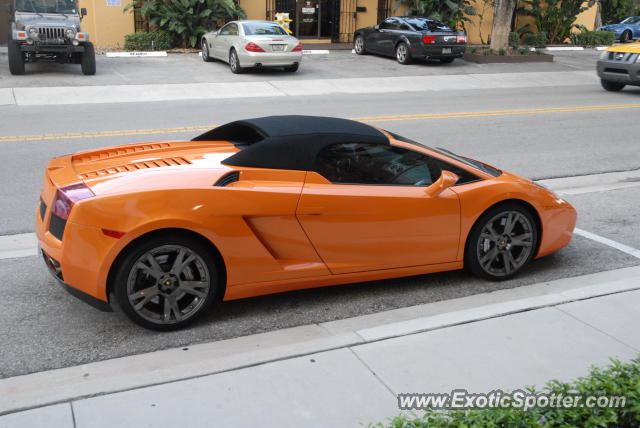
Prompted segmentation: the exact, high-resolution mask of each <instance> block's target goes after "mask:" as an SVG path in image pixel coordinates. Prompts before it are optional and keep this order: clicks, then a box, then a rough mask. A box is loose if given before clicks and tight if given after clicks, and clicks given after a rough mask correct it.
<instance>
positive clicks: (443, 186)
mask: <svg viewBox="0 0 640 428" xmlns="http://www.w3.org/2000/svg"><path fill="white" fill-rule="evenodd" d="M459 179H460V177H458V176H457V175H456V174H454V173H453V172H451V171H445V170H442V173H441V174H440V178H438V179H437V180H436V181H435V183H433V184H432V185H431V186H429V187H427V188H426V189H425V190H424V192H425V193H426V194H427V196H431V197H432V198H433V197H436V196H438V195H439V194H440V193H442V192H444V191H445V190H447V189H448V188H449V187H451V186H453V185H454V184H456V183H457V182H458V180H459Z"/></svg>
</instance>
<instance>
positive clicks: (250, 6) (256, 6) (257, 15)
mask: <svg viewBox="0 0 640 428" xmlns="http://www.w3.org/2000/svg"><path fill="white" fill-rule="evenodd" d="M239 4H240V7H241V8H242V9H244V11H245V13H246V14H247V19H265V18H266V17H267V2H266V1H265V0H240V2H239ZM274 4H275V1H274Z"/></svg>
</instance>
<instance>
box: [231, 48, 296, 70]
mask: <svg viewBox="0 0 640 428" xmlns="http://www.w3.org/2000/svg"><path fill="white" fill-rule="evenodd" d="M238 59H239V60H240V66H241V67H257V66H258V65H261V66H263V67H286V66H289V65H293V64H296V63H300V62H302V52H282V53H280V52H278V53H276V52H247V51H242V52H239V53H238Z"/></svg>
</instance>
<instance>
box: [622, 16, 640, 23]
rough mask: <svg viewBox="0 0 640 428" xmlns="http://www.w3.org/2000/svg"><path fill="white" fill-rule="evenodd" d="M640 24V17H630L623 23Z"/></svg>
mask: <svg viewBox="0 0 640 428" xmlns="http://www.w3.org/2000/svg"><path fill="white" fill-rule="evenodd" d="M638 22H640V17H638V16H630V17H628V18H626V19H625V20H623V21H622V22H621V24H637V23H638Z"/></svg>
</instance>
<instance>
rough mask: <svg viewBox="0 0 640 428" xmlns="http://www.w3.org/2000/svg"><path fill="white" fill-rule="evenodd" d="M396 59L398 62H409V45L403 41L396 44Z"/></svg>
mask: <svg viewBox="0 0 640 428" xmlns="http://www.w3.org/2000/svg"><path fill="white" fill-rule="evenodd" d="M396 59H397V60H398V62H399V63H400V64H404V65H406V64H411V60H412V58H411V53H410V52H409V45H407V44H406V43H404V42H400V43H398V46H396Z"/></svg>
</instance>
